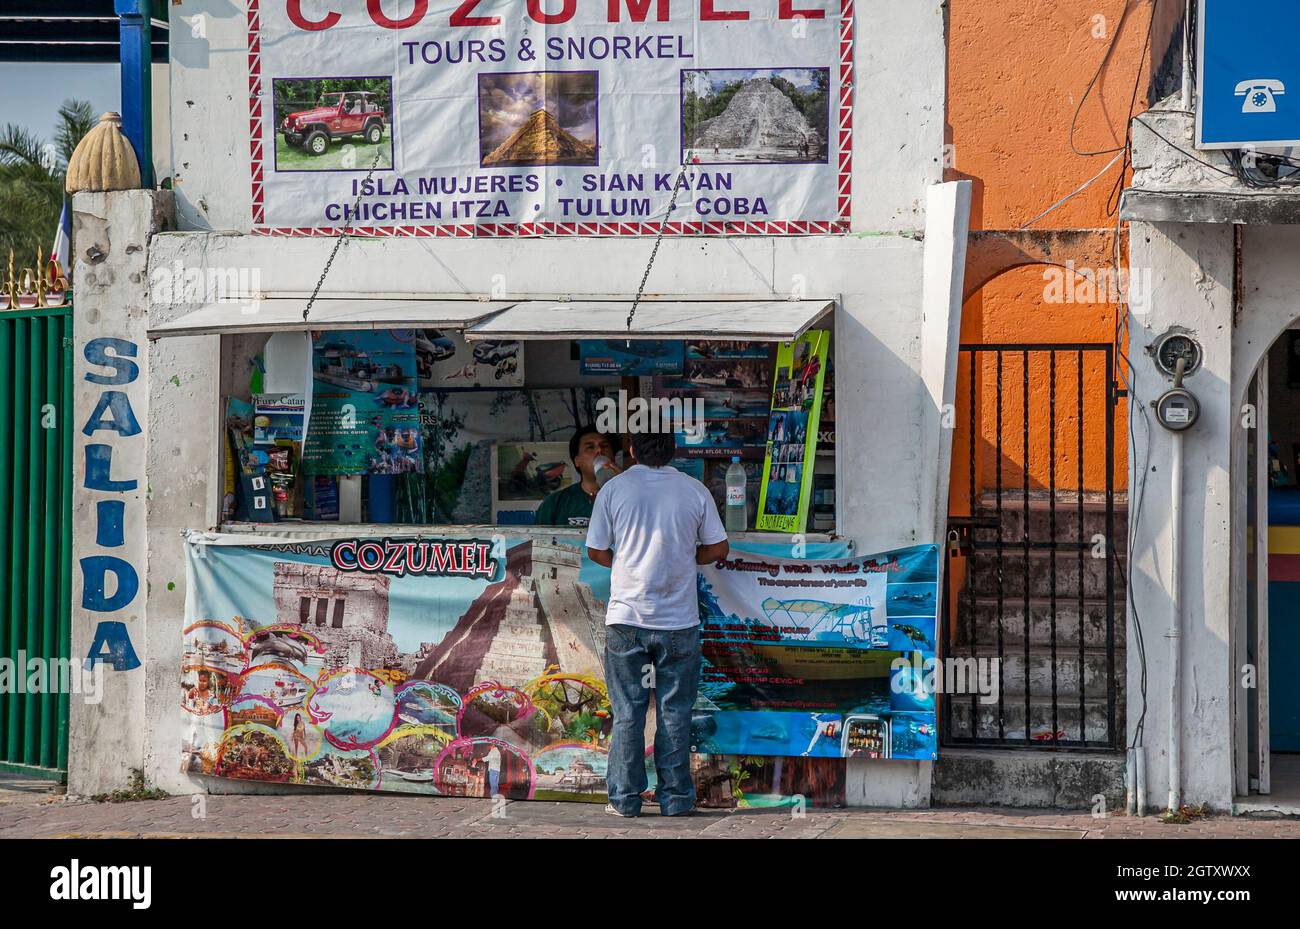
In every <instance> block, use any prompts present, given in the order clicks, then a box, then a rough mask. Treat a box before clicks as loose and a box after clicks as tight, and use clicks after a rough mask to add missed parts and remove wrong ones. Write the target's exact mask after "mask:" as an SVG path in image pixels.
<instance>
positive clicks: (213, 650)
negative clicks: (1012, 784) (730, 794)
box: [180, 533, 933, 802]
mask: <svg viewBox="0 0 1300 929" xmlns="http://www.w3.org/2000/svg"><path fill="white" fill-rule="evenodd" d="M746 548H747V551H744V552H741V553H740V554H738V555H737V556H736V557H737V558H740V559H742V560H746V559H755V560H758V561H761V562H762V563H764V564H775V563H778V562H779V563H782V564H784V563H787V562H786V560H784V559H778V558H777V557H776V556H775V555H773V554H772V552H774V551H777V550H779V549H778V547H777V546H773V545H750V546H746ZM843 551H844V546H843V545H842V544H838V543H837V544H828V545H821V546H815V545H810V546H809V554H811V555H814V556H819V557H821V558H825V557H827V556H835V555H840V554H842V553H843ZM931 551H933V550H932V549H931ZM583 553H584V549H583V547H582V538H581V537H580V536H577V535H569V536H561V535H557V536H547V535H537V536H534V537H531V538H522V537H502V536H496V537H492V538H484V537H475V536H464V537H456V538H442V539H420V540H413V539H382V538H364V539H341V540H338V539H328V540H292V539H288V538H283V537H281V538H273V539H262V540H259V539H256V538H254V537H232V536H220V537H213V536H206V535H203V534H199V533H195V534H192V535H191V537H190V542H189V544H188V546H187V558H188V571H187V597H186V621H185V622H186V625H185V630H184V646H183V657H182V661H181V668H180V673H181V705H182V707H183V712H184V713H185V715H186V723H185V727H184V732H185V735H184V739H183V745H182V752H183V763H182V766H183V769H184V770H186V771H190V772H193V773H198V774H205V775H212V776H217V777H228V778H242V779H252V780H264V781H276V782H285V783H296V784H320V785H333V786H343V787H355V788H361V789H369V790H395V791H406V792H417V793H427V794H440V795H449V796H476V797H488V796H494V795H498V794H499V795H501V796H506V797H511V798H539V799H581V800H592V799H599V798H603V796H604V794H605V776H606V770H607V767H606V759H607V757H608V752H609V737H610V733H611V731H612V717H611V715H610V705H609V700H608V695H607V690H606V687H605V682H604V672H603V657H604V636H605V625H604V615H605V602H606V600H607V598H608V592H609V572H608V571H607V570H605V569H603V568H601V567H599V566H598V565H595V564H594V563H592V562H590V561H588V560H587V559H586V558H585V557H584V554H583ZM896 554H897V555H898V557H897V558H895V557H894V556H892V555H891V556H888V557H886V556H882V558H881V559H876V561H877V562H880V563H882V564H884V565H885V566H886V569H885V576H887V577H888V578H890V580H889V581H888V582H887V585H888V586H887V589H888V590H889V591H890V594H891V595H893V594H898V593H901V592H905V590H916V591H919V590H922V589H923V587H924V585H923V584H922V583H921V582H919V581H910V582H909V583H911V584H913V586H912V587H910V588H904V587H898V586H897V583H900V582H898V581H897V578H898V577H903V576H906V577H909V578H916V577H921V576H922V575H923V574H924V573H925V572H924V569H923V566H919V565H920V562H922V561H924V558H923V557H922V556H917V558H916V559H913V560H909V557H905V555H906V553H896ZM869 561H871V560H866V561H863V560H861V559H858V560H854V561H853V562H852V563H854V564H857V563H859V562H861V563H867V562H869ZM788 563H790V564H806V565H808V566H809V569H810V571H811V572H813V574H812V576H819V575H823V574H824V572H825V571H827V570H835V571H837V572H839V575H841V576H848V574H849V573H850V572H848V571H846V570H845V569H844V567H843V565H844V564H845V562H844V561H843V560H842V559H838V558H836V559H835V560H815V561H808V562H793V561H791V562H788ZM891 565H900V566H902V567H900V568H899V569H898V570H897V571H894V569H893V568H891V567H889V566H891ZM714 570H716V571H721V572H726V573H731V569H730V568H727V567H725V566H723V567H719V568H717V569H705V572H704V573H702V577H705V578H707V579H708V582H707V584H706V583H705V582H704V581H702V582H701V592H702V599H701V606H702V610H703V609H704V608H705V605H706V604H708V605H709V606H708V610H707V616H706V623H707V625H706V632H705V637H706V646H705V669H704V670H705V681H706V683H705V685H704V686H703V687H702V689H701V699H700V700H699V701H698V702H697V705H696V709H695V713H694V716H693V719H692V742H693V743H694V744H695V745H696V749H695V751H696V752H698V753H699V755H700V757H698V758H696V759H694V761H693V764H696V765H697V766H699V767H707V766H712V767H713V768H715V769H716V768H718V767H719V764H721V767H722V769H723V770H725V769H726V767H727V764H726V763H725V762H720V761H719V759H720V757H721V756H730V755H735V754H744V755H747V756H754V759H755V760H757V758H758V756H761V755H772V756H777V755H783V754H784V755H794V756H804V757H808V758H821V759H827V758H837V757H842V754H841V749H840V746H841V745H843V744H848V745H849V754H853V753H854V752H855V751H856V746H858V745H859V743H861V744H868V743H869V740H868V738H867V735H866V733H867V732H868V730H870V728H871V725H872V719H873V718H874V719H884V720H887V721H888V724H889V725H890V726H892V727H893V728H894V731H895V733H901V732H902V731H903V730H902V729H901V728H900V727H902V726H903V725H904V722H900V720H905V721H906V722H909V723H916V727H915V732H913V727H910V726H909V727H908V728H907V730H906V732H907V733H908V736H907V737H908V738H917V737H923V736H924V735H925V734H926V733H927V732H928V733H930V734H931V735H930V738H931V743H932V733H933V707H932V705H931V708H930V715H929V716H925V715H924V711H917V712H913V713H912V714H911V715H908V713H907V711H906V710H905V709H904V708H903V707H901V706H899V707H894V706H892V705H888V700H887V698H886V701H885V703H882V702H881V697H880V693H879V691H880V685H881V683H882V681H884V682H885V683H886V684H887V683H888V681H887V678H882V677H881V675H880V674H878V673H877V670H876V667H875V665H874V664H872V665H870V667H868V666H867V665H866V664H864V663H863V662H862V661H860V660H859V656H868V657H870V658H871V660H872V661H875V659H876V656H875V655H874V654H873V653H869V652H867V651H864V650H863V648H864V646H863V643H862V642H855V641H853V640H851V638H849V637H845V636H843V635H842V634H841V635H840V637H839V638H836V637H835V636H834V635H829V636H826V635H821V634H820V633H821V632H823V631H826V632H831V633H834V632H836V630H835V629H831V628H830V627H827V629H826V630H822V629H820V628H819V629H818V631H817V634H815V635H814V636H813V637H812V638H811V639H810V640H809V641H804V642H802V643H800V647H802V648H805V649H809V650H807V651H806V652H804V653H803V654H801V655H800V656H799V658H800V661H799V662H796V664H795V665H791V668H792V669H793V670H791V672H790V674H791V675H793V674H794V673H795V671H797V672H798V674H799V675H801V676H802V678H803V680H804V683H803V684H802V685H800V687H799V691H800V693H801V697H800V699H801V700H804V701H806V705H807V706H808V707H810V708H811V709H810V710H809V711H807V712H796V713H792V712H790V708H789V706H787V705H785V704H784V703H780V704H772V705H771V706H769V705H768V704H770V703H772V701H773V700H774V699H775V698H774V696H773V691H771V690H767V689H764V688H770V687H778V688H779V687H785V688H786V692H787V693H788V692H789V690H790V688H791V687H792V686H793V685H792V684H790V683H788V682H786V683H781V682H779V681H778V680H776V676H775V675H773V679H772V680H770V681H768V682H767V683H766V684H764V685H763V687H759V686H757V685H756V684H754V683H753V682H751V681H748V680H743V679H742V678H744V677H745V675H733V678H734V679H733V680H731V682H730V685H729V686H719V678H718V674H719V673H725V674H731V672H730V671H724V672H720V671H719V670H718V669H720V668H721V669H725V668H728V667H731V668H734V667H738V666H737V665H734V664H732V665H729V664H728V663H727V660H725V658H724V657H720V656H721V654H722V653H720V652H719V651H718V647H719V645H720V644H722V645H725V646H726V647H727V648H732V646H733V645H735V646H737V647H750V643H749V640H748V639H746V638H745V637H741V638H740V639H739V640H738V641H737V642H735V643H725V642H723V643H719V641H718V640H717V635H716V631H717V628H718V623H719V620H718V619H717V617H718V616H719V615H723V614H721V613H719V612H718V611H719V610H720V609H727V610H732V611H734V610H737V609H738V610H739V612H736V617H746V618H747V617H750V616H751V615H752V616H756V617H761V616H763V615H765V614H764V612H763V611H764V610H765V609H767V600H768V599H769V596H768V595H769V593H771V591H766V590H765V592H764V593H763V595H762V597H761V598H758V599H754V597H756V596H757V594H755V595H754V596H752V597H749V599H750V600H752V601H753V602H749V601H748V600H747V601H746V602H745V605H743V606H742V607H734V606H732V605H731V604H732V602H733V601H732V598H731V596H730V595H729V594H727V593H726V592H725V585H724V584H722V583H721V582H719V581H718V580H717V578H716V577H714V576H713V575H712V574H710V573H708V572H710V571H714ZM889 571H894V573H892V574H890V573H888V572H889ZM739 573H740V574H743V573H745V572H739ZM778 573H779V572H778ZM738 576H739V574H738ZM746 576H748V575H747V574H746ZM793 576H794V574H793V573H792V574H791V577H793ZM873 576H874V575H873ZM845 589H846V590H847V589H849V588H845ZM871 589H873V590H874V589H875V588H874V587H873V588H871ZM707 591H717V592H719V593H720V594H721V596H720V597H719V596H718V595H717V594H707V595H706V592H707ZM805 593H806V592H805ZM853 594H854V596H853V597H852V598H850V599H851V600H852V601H858V600H861V598H862V596H863V594H861V593H859V592H857V591H856V590H854V591H853ZM746 596H749V595H746ZM783 596H784V595H783ZM821 596H829V595H828V594H821ZM878 596H885V595H883V594H879V595H878ZM930 599H931V610H932V601H933V597H931V598H930ZM900 602H902V601H900ZM891 603H892V601H891ZM783 609H784V608H783ZM854 609H855V610H856V612H855V614H854V615H861V614H862V610H861V608H860V604H859V605H857V606H855V607H854ZM882 609H884V608H883V607H882ZM898 612H899V613H903V612H906V611H905V610H902V609H901V608H899V609H898ZM914 612H915V611H914ZM890 615H893V611H892V610H891V611H890ZM744 621H745V620H744V619H739V618H729V619H726V620H725V621H722V626H723V627H725V626H729V625H736V624H739V623H743V622H744ZM915 622H916V628H918V629H921V630H923V631H922V633H921V634H923V635H924V634H926V633H927V632H928V634H929V635H930V636H931V637H932V636H933V631H932V630H933V618H932V617H931V618H930V619H929V620H928V625H927V621H926V620H924V619H917V620H916V621H915ZM841 626H842V624H841ZM788 634H789V635H791V636H795V635H797V634H796V633H788ZM900 634H901V633H900ZM886 635H887V636H888V634H886ZM893 641H894V640H893V639H890V638H887V639H886V644H890V643H892V642H893ZM791 647H793V646H791ZM918 647H920V646H919V644H918ZM819 655H820V656H838V659H839V661H840V662H841V664H842V665H843V666H844V667H846V668H847V669H848V671H849V672H850V673H847V674H846V673H842V671H841V670H836V671H835V673H830V674H824V673H808V670H807V667H806V666H807V665H808V663H809V661H813V660H814V659H817V658H818V656H819ZM758 657H762V656H758ZM769 657H770V656H769ZM745 660H746V662H749V661H750V659H748V658H747V659H745ZM754 660H758V659H757V658H755V659H754ZM763 660H767V659H766V658H763ZM813 663H814V664H815V663H816V661H813ZM746 666H748V665H746ZM773 667H775V666H773ZM781 676H783V677H784V676H787V675H785V674H784V672H783V673H782V675H781ZM836 720H838V721H839V722H835V721H836ZM864 720H865V721H864ZM805 722H808V723H809V724H810V725H811V726H812V727H813V728H816V727H817V726H820V727H821V733H822V736H821V738H819V739H817V740H816V742H813V743H812V744H811V745H809V744H806V743H805V740H804V738H803V736H804V734H805V732H804V730H805V729H807V728H808V726H807V725H805ZM926 726H928V727H929V728H928V730H927V729H925V727H926ZM844 728H847V729H850V730H852V732H853V733H854V738H855V739H857V741H853V740H850V742H849V743H844V741H843V739H842V737H841V729H844ZM653 731H654V721H653V710H652V712H651V719H650V720H649V721H648V722H647V733H648V738H647V742H648V743H649V742H650V741H651V738H650V737H649V736H652V735H653ZM777 731H780V732H783V733H785V735H784V736H783V737H782V738H780V739H777V738H773V737H772V734H773V733H775V732H777ZM894 738H895V739H896V740H897V738H898V735H895V737H894ZM809 741H810V742H811V741H812V740H811V735H810V736H809ZM895 744H896V745H897V744H898V743H897V741H895ZM918 744H919V743H918ZM911 750H912V751H922V749H920V748H914V749H911ZM857 753H858V754H863V753H864V752H857ZM931 753H932V749H931ZM706 755H708V756H710V757H705V756H706ZM879 757H886V755H885V754H880V755H879ZM895 757H931V755H930V754H922V755H910V754H907V753H906V752H904V751H898V752H896V754H895ZM647 767H648V768H650V775H651V779H650V782H651V784H653V783H654V779H653V757H652V753H650V752H648V753H647ZM791 770H797V769H791ZM777 780H778V782H779V783H778V784H777V786H776V787H775V788H774V789H773V792H774V793H775V792H779V789H780V782H781V779H780V778H777ZM787 781H789V778H787ZM791 783H795V782H791ZM712 786H715V784H714V781H712V780H711V781H710V783H704V782H703V781H701V782H700V789H701V791H705V790H711V789H712ZM828 789H829V788H828ZM795 792H801V791H795ZM813 799H815V800H817V799H821V800H825V801H828V802H835V798H834V796H833V795H829V794H828V795H827V796H826V797H820V798H813ZM841 799H842V798H841Z"/></svg>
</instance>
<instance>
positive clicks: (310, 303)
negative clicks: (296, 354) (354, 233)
mask: <svg viewBox="0 0 1300 929" xmlns="http://www.w3.org/2000/svg"><path fill="white" fill-rule="evenodd" d="M381 151H382V150H381ZM381 151H377V152H375V160H374V161H372V162H371V163H370V170H369V171H367V172H366V179H365V180H364V181H362V182H361V191H360V192H359V193H358V194H357V199H356V200H355V201H353V203H352V212H351V213H350V214H349V218H348V219H347V221H346V222H344V223H343V234H342V235H341V236H339V237H338V238H337V239H335V240H334V248H333V249H331V250H330V256H329V258H326V259H325V267H324V268H322V269H321V272H320V279H319V280H317V281H316V288H315V289H314V290H313V291H312V292H311V296H310V297H308V298H307V305H306V306H305V307H303V310H302V319H303V322H306V321H307V314H308V313H310V312H311V308H312V306H313V305H314V304H315V303H316V297H317V296H319V295H320V289H321V288H322V287H324V286H325V278H326V277H327V276H328V275H329V273H330V265H332V264H334V257H335V256H336V255H337V254H338V253H339V247H340V246H342V245H343V240H344V239H346V238H347V237H348V231H349V230H350V229H351V228H352V219H351V217H352V216H355V215H356V213H357V211H358V210H359V209H361V198H362V197H363V196H364V195H365V189H366V185H367V184H369V183H370V179H371V178H372V177H374V176H375V168H377V167H379V156H380V154H381Z"/></svg>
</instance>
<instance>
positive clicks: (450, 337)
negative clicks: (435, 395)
mask: <svg viewBox="0 0 1300 929" xmlns="http://www.w3.org/2000/svg"><path fill="white" fill-rule="evenodd" d="M415 366H416V376H417V379H418V380H419V384H420V389H421V390H432V389H436V388H442V389H449V390H456V389H465V388H475V387H522V386H523V385H524V345H523V343H522V342H506V341H500V340H496V339H486V340H483V341H481V342H474V343H469V342H467V341H465V336H464V335H463V334H461V333H459V332H456V331H454V330H451V329H448V330H446V331H443V330H441V329H421V330H418V332H417V334H416V338H415Z"/></svg>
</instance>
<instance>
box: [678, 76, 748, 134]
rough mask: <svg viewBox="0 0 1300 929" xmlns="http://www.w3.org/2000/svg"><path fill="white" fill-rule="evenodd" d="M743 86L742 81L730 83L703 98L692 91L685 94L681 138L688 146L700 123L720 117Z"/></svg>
mask: <svg viewBox="0 0 1300 929" xmlns="http://www.w3.org/2000/svg"><path fill="white" fill-rule="evenodd" d="M744 86H745V82H744V81H731V82H730V83H727V84H724V85H723V86H722V88H721V89H720V90H718V91H717V92H715V93H712V94H709V95H708V96H705V97H701V96H699V95H698V94H696V93H695V91H694V90H688V91H687V92H686V99H685V100H684V101H682V137H683V138H684V139H686V140H687V144H688V145H689V144H690V141H689V140H691V139H693V138H695V132H696V130H697V129H698V128H699V125H700V123H702V122H704V121H705V120H708V119H713V117H715V116H719V115H721V114H722V111H723V110H725V109H726V108H727V105H728V104H729V103H731V98H732V97H734V96H735V95H736V94H738V93H739V92H740V88H742V87H744Z"/></svg>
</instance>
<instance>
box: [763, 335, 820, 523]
mask: <svg viewBox="0 0 1300 929" xmlns="http://www.w3.org/2000/svg"><path fill="white" fill-rule="evenodd" d="M829 345H830V333H827V332H823V331H821V330H816V331H813V332H807V333H804V335H802V336H801V337H800V338H799V339H798V340H796V341H794V342H785V343H782V344H781V345H779V346H777V350H776V376H775V377H774V378H773V379H772V412H771V415H770V416H769V417H768V424H767V454H766V456H765V457H764V459H763V490H762V494H761V496H760V497H759V500H758V519H757V521H756V523H755V525H756V527H757V528H758V529H760V530H772V531H776V532H803V531H804V530H805V529H806V528H807V526H808V507H809V503H810V499H811V497H812V484H813V480H812V478H813V469H814V467H815V464H816V454H817V429H818V425H819V424H820V422H821V412H822V399H823V398H822V388H823V386H824V384H825V381H826V366H827V365H826V358H827V351H828V348H829Z"/></svg>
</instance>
